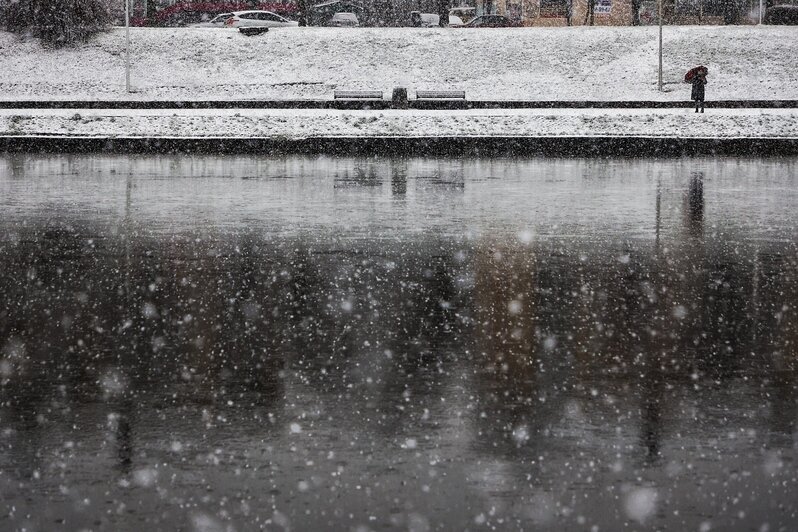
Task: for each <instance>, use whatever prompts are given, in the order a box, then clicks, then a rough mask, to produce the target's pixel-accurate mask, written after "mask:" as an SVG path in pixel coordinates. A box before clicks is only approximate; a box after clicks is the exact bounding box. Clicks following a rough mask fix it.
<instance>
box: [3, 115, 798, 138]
mask: <svg viewBox="0 0 798 532" xmlns="http://www.w3.org/2000/svg"><path fill="white" fill-rule="evenodd" d="M12 135H13V136H19V135H31V136H35V135H66V136H81V137H82V136H90V137H155V138H157V137H192V138H203V137H228V138H253V137H257V138H286V139H299V138H308V137H338V136H340V137H381V136H398V137H429V136H433V137H435V136H439V137H453V136H463V137H473V136H517V137H528V136H533V137H559V136H588V137H592V136H604V137H606V136H609V137H624V136H655V137H681V138H704V137H721V138H798V110H796V109H791V110H790V109H708V110H707V112H706V113H705V114H695V113H694V112H693V110H692V109H656V110H651V109H557V110H552V109H495V110H461V111H392V110H387V111H338V110H323V109H322V110H309V109H306V110H302V109H269V110H182V111H175V110H110V109H98V110H86V111H84V110H81V111H79V112H76V111H75V110H65V109H64V110H51V109H50V110H44V109H43V110H38V109H30V110H19V109H17V110H0V136H12Z"/></svg>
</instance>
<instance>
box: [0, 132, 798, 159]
mask: <svg viewBox="0 0 798 532" xmlns="http://www.w3.org/2000/svg"><path fill="white" fill-rule="evenodd" d="M0 152H13V153H138V154H166V153H196V154H260V155H264V156H269V155H277V154H289V153H302V154H330V155H348V156H352V155H355V156H356V155H372V154H378V155H397V156H416V155H425V156H454V155H457V156H495V155H505V156H509V155H511V156H547V157H549V156H554V157H611V156H612V157H615V156H618V157H639V156H640V155H641V154H642V153H644V154H646V156H647V157H673V156H685V155H735V156H738V155H748V156H788V155H789V156H794V155H798V138H764V137H760V138H677V137H309V138H298V139H286V138H235V137H217V138H213V137H203V138H186V137H179V138H178V137H158V138H143V137H116V138H110V137H57V136H5V137H0Z"/></svg>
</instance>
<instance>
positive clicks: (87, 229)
mask: <svg viewBox="0 0 798 532" xmlns="http://www.w3.org/2000/svg"><path fill="white" fill-rule="evenodd" d="M796 228H798V159H729V158H725V159H714V158H705V159H696V158H689V159H678V158H677V159H661V160H654V159H608V160H600V161H598V160H582V159H517V158H514V159H401V158H394V159H391V158H363V159H358V158H349V159H346V158H330V157H285V158H276V159H275V158H259V157H211V156H194V157H192V156H174V157H168V156H158V157H108V156H30V155H0V350H1V351H0V379H2V381H1V385H0V529H5V530H14V529H26V530H55V529H64V530H81V529H91V530H146V529H149V530H177V529H181V530H197V531H208V530H252V529H259V528H265V529H268V530H289V529H290V530H356V531H367V530H375V531H377V530H414V531H425V530H603V531H613V530H623V529H625V530H648V529H673V530H701V531H704V532H706V531H708V530H756V531H766V530H770V531H773V530H795V529H798V472H797V471H796V461H795V459H796V451H797V450H798V443H797V442H798V439H796V421H798V403H797V402H796V401H797V400H798V389H797V388H796V386H797V384H798V383H797V381H796V375H797V373H796V372H798V367H797V366H798V358H797V357H798V347H797V346H798V313H797V312H796V305H797V304H798V231H796Z"/></svg>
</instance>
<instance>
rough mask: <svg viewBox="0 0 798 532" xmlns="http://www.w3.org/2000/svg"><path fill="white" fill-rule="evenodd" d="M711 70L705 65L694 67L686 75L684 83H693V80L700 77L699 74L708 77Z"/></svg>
mask: <svg viewBox="0 0 798 532" xmlns="http://www.w3.org/2000/svg"><path fill="white" fill-rule="evenodd" d="M708 72H709V69H708V68H707V67H705V66H703V65H699V66H697V67H693V68H691V69H690V70H688V71H687V74H685V75H684V81H686V82H687V83H690V82H691V81H693V78H694V77H696V76H698V75H699V74H703V75H705V76H706V75H707V73H708Z"/></svg>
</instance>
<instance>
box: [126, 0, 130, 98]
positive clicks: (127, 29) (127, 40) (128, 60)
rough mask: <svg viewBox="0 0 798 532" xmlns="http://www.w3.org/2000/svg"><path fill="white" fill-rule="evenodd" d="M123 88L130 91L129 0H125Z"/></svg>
mask: <svg viewBox="0 0 798 532" xmlns="http://www.w3.org/2000/svg"><path fill="white" fill-rule="evenodd" d="M125 90H127V92H130V0H125Z"/></svg>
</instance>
